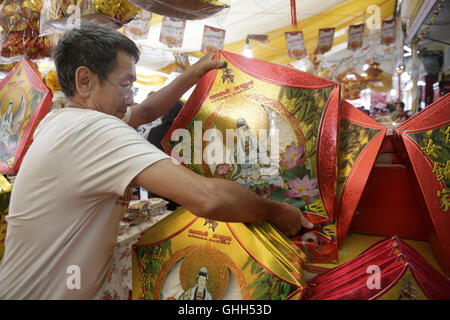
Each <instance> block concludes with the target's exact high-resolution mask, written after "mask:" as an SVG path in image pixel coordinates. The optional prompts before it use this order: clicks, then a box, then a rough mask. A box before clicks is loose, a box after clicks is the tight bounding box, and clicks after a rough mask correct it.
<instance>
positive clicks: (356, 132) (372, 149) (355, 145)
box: [336, 100, 386, 245]
mask: <svg viewBox="0 0 450 320" xmlns="http://www.w3.org/2000/svg"><path fill="white" fill-rule="evenodd" d="M340 119H341V120H340V122H339V131H338V132H339V137H338V141H339V142H338V178H337V188H336V193H337V203H338V214H337V226H336V227H337V230H336V232H337V242H338V243H339V245H342V242H343V241H344V238H345V236H346V235H347V233H348V230H349V227H350V223H351V221H352V218H353V215H354V213H355V211H356V208H357V206H358V202H359V200H360V198H361V195H362V193H363V190H364V187H365V185H366V182H367V179H368V178H369V174H370V172H371V171H372V167H373V165H374V163H375V160H376V158H377V155H378V153H379V151H380V147H381V144H382V142H383V139H384V138H385V135H386V128H385V127H384V126H382V125H380V124H379V123H378V122H376V121H375V120H373V119H372V118H370V117H369V116H368V115H366V114H365V113H364V112H361V111H359V110H358V109H357V108H355V107H354V106H353V105H351V104H350V103H349V102H347V101H346V100H343V101H342V105H341V113H340Z"/></svg>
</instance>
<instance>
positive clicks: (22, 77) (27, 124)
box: [0, 58, 52, 174]
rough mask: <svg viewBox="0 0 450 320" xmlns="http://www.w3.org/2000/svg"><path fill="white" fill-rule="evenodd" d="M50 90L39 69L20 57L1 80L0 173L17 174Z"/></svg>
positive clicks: (45, 108)
mask: <svg viewBox="0 0 450 320" xmlns="http://www.w3.org/2000/svg"><path fill="white" fill-rule="evenodd" d="M51 102H52V93H51V92H50V90H49V89H48V88H47V87H46V86H45V84H44V83H43V81H42V79H41V77H40V74H39V71H37V70H36V69H34V68H33V66H32V65H31V63H30V61H29V60H27V59H25V58H23V59H22V60H21V61H20V62H19V63H18V64H17V65H16V66H15V67H14V68H13V69H12V70H11V71H10V72H9V73H8V75H7V76H6V78H5V79H3V80H2V82H0V172H1V173H8V174H16V173H17V172H18V170H19V168H20V164H21V162H22V159H23V157H24V155H25V153H26V152H27V150H28V148H29V147H30V145H31V142H32V140H33V133H34V130H35V128H36V126H37V125H38V123H39V121H40V120H42V118H44V116H45V115H46V114H47V113H48V111H49V109H50V106H51Z"/></svg>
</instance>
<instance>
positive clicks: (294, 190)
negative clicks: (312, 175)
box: [286, 175, 319, 202]
mask: <svg viewBox="0 0 450 320" xmlns="http://www.w3.org/2000/svg"><path fill="white" fill-rule="evenodd" d="M288 185H289V187H290V189H289V190H288V191H286V195H287V196H289V197H291V198H303V199H304V200H305V201H306V202H309V201H310V199H311V198H312V197H317V196H318V195H319V189H316V186H317V179H311V180H310V179H309V177H308V176H307V175H305V176H304V177H303V178H302V179H299V178H298V177H294V179H292V180H291V181H289V182H288Z"/></svg>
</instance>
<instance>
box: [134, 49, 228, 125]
mask: <svg viewBox="0 0 450 320" xmlns="http://www.w3.org/2000/svg"><path fill="white" fill-rule="evenodd" d="M212 58H214V53H208V54H206V55H205V56H204V57H203V58H201V59H200V60H199V61H197V62H196V63H195V64H193V65H192V66H191V67H190V68H189V69H187V70H186V71H185V72H183V73H182V74H181V75H180V76H179V77H178V78H176V79H175V80H174V81H172V82H171V83H170V84H169V85H167V86H165V87H164V88H162V89H160V90H158V91H157V92H155V93H153V94H152V95H150V96H148V97H147V99H145V100H144V101H143V102H142V103H141V104H139V105H135V106H132V107H131V117H130V121H128V124H129V125H130V126H132V127H133V128H137V127H138V126H140V125H142V124H145V123H150V122H152V121H154V120H156V119H158V118H159V117H161V116H163V115H164V114H166V113H167V112H168V111H169V110H170V108H172V107H173V106H174V104H175V103H176V102H177V101H178V100H179V99H180V98H181V97H182V96H183V94H185V93H186V92H187V91H188V90H189V89H190V88H191V87H192V86H194V85H196V84H197V82H198V81H199V80H200V78H201V77H202V76H203V75H204V74H205V73H207V72H208V71H210V70H212V69H220V68H224V67H225V66H226V62H225V61H222V60H213V59H212Z"/></svg>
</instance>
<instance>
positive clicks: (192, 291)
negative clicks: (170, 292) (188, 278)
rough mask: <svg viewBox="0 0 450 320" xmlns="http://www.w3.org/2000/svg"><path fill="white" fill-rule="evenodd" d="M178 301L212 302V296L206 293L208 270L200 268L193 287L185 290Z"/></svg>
mask: <svg viewBox="0 0 450 320" xmlns="http://www.w3.org/2000/svg"><path fill="white" fill-rule="evenodd" d="M178 300H212V296H211V294H210V293H209V292H208V269H206V268H205V267H201V268H200V270H199V271H198V273H197V278H196V281H195V285H194V286H193V287H191V288H189V289H187V290H186V291H185V292H184V293H183V294H182V295H181V296H180V297H179V298H178Z"/></svg>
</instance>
